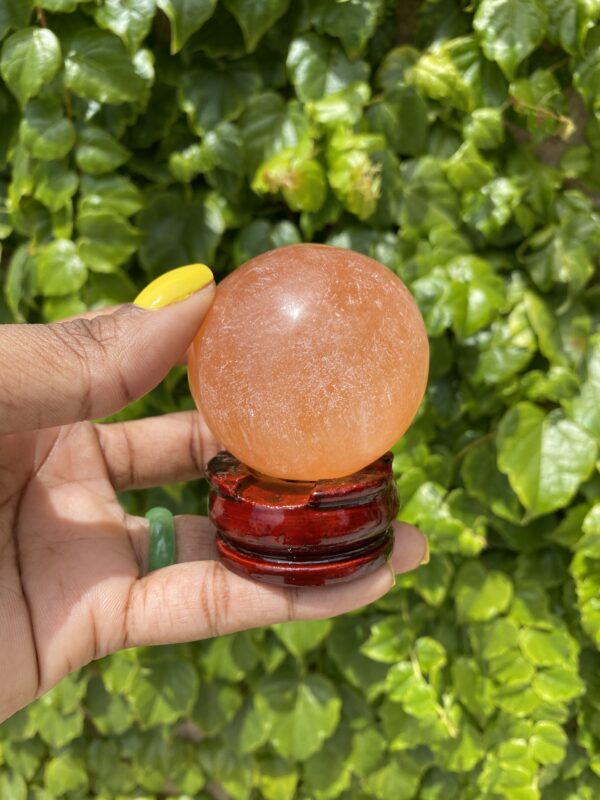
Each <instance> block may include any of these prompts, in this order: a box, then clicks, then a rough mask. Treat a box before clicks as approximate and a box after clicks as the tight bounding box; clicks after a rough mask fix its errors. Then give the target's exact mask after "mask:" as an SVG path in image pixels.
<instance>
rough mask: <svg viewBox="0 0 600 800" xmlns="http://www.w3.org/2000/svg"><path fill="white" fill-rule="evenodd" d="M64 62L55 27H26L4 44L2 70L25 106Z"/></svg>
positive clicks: (8, 83) (14, 92)
mask: <svg viewBox="0 0 600 800" xmlns="http://www.w3.org/2000/svg"><path fill="white" fill-rule="evenodd" d="M61 66H62V55H61V50H60V44H59V41H58V39H57V38H56V36H55V35H54V34H53V33H52V31H49V30H46V29H40V28H25V29H23V30H20V31H17V33H13V34H12V36H9V37H8V39H7V40H6V41H5V43H4V45H3V46H2V57H1V59H0V73H1V74H2V77H3V78H4V80H5V81H6V85H7V86H8V88H9V89H10V90H11V91H12V93H13V94H14V95H15V97H16V98H17V100H18V101H19V103H20V104H21V106H24V105H25V103H26V102H27V100H29V98H30V97H35V95H37V94H38V93H39V91H40V89H41V88H42V86H43V85H44V84H45V83H47V82H48V81H50V80H51V79H52V78H53V77H54V75H56V73H57V72H58V70H59V69H60V67H61Z"/></svg>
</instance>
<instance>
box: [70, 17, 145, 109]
mask: <svg viewBox="0 0 600 800" xmlns="http://www.w3.org/2000/svg"><path fill="white" fill-rule="evenodd" d="M65 84H66V86H67V87H68V88H69V89H72V90H73V91H74V92H75V93H76V94H78V95H80V96H81V97H84V98H86V99H87V100H95V101H97V102H98V103H126V102H131V101H135V100H141V99H142V97H143V91H144V87H145V82H144V80H143V78H142V77H141V76H140V75H139V74H138V72H137V71H136V69H135V67H134V65H133V63H132V61H131V59H130V58H129V55H128V54H127V51H126V49H125V47H124V45H123V44H122V42H121V41H120V40H119V39H117V38H116V37H115V36H113V35H112V34H110V33H108V32H106V31H102V30H98V29H97V28H84V29H83V30H81V31H79V32H78V33H76V34H75V36H74V37H73V39H72V40H71V45H70V47H69V49H68V51H67V53H66V55H65Z"/></svg>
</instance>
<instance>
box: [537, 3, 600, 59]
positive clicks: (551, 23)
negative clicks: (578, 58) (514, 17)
mask: <svg viewBox="0 0 600 800" xmlns="http://www.w3.org/2000/svg"><path fill="white" fill-rule="evenodd" d="M546 10H547V11H548V39H549V40H550V41H551V42H552V43H553V44H560V45H561V47H562V48H563V49H564V50H566V51H567V52H568V53H571V54H573V55H574V54H576V53H578V52H579V51H581V49H582V48H583V44H584V41H585V36H586V34H587V32H588V30H589V29H590V28H591V27H592V25H593V23H594V22H595V21H596V19H597V14H598V12H597V6H596V7H595V6H594V3H590V2H588V0H553V2H551V3H547V4H546Z"/></svg>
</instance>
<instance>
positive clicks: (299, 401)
mask: <svg viewBox="0 0 600 800" xmlns="http://www.w3.org/2000/svg"><path fill="white" fill-rule="evenodd" d="M188 363H189V380H190V386H191V390H192V394H193V397H194V399H195V401H196V404H197V406H198V408H199V409H200V410H201V412H202V414H203V415H204V418H205V420H206V422H207V424H208V426H209V428H210V429H211V431H212V433H213V434H214V436H215V437H216V438H217V440H218V441H219V442H220V443H221V445H222V446H223V447H224V448H226V449H227V450H229V451H230V452H231V453H233V455H235V456H236V457H237V458H238V459H239V460H240V461H242V462H243V463H244V464H246V465H247V466H249V467H250V468H251V469H253V470H255V471H257V472H261V473H264V474H266V475H269V476H271V477H276V478H286V479H289V480H317V479H323V478H338V477H341V476H344V475H349V474H351V473H353V472H355V471H356V470H359V469H361V468H362V467H365V466H366V465H367V464H370V463H371V462H373V461H374V460H375V459H376V458H378V456H380V455H381V454H382V453H384V452H385V451H386V450H388V449H389V448H390V447H391V446H392V445H393V444H394V442H395V441H396V440H397V439H398V438H399V437H400V436H402V434H403V433H404V432H405V431H406V429H407V428H408V426H409V425H410V423H411V421H412V420H413V418H414V416H415V414H416V412H417V409H418V407H419V403H420V402H421V399H422V397H423V393H424V391H425V386H426V383H427V371H428V364H429V346H428V341H427V334H426V331H425V326H424V324H423V319H422V317H421V314H420V313H419V309H418V308H417V305H416V303H415V301H414V299H413V297H412V295H411V294H410V292H409V291H408V289H407V288H406V286H405V285H404V284H403V283H402V281H401V280H400V279H399V278H398V277H397V276H396V275H395V274H394V273H393V272H392V271H391V270H389V269H388V268H387V267H384V266H383V265H382V264H380V263H379V262H377V261H374V260H373V259H372V258H368V257H367V256H364V255H361V254H360V253H356V252H353V251H352V250H345V249H342V248H338V247H330V246H327V245H316V244H299V245H291V246H289V247H282V248H279V249H277V250H271V251H270V252H268V253H263V254H262V255H260V256H257V257H256V258H253V259H252V260H251V261H248V262H247V263H246V264H243V265H242V266H241V267H239V268H238V269H236V270H235V271H234V272H232V273H231V274H230V275H229V276H228V277H227V278H225V280H224V281H222V283H220V284H219V286H218V287H217V295H216V299H215V301H214V304H213V305H212V307H211V309H210V311H209V312H208V314H207V316H206V318H205V319H204V322H203V323H202V326H201V327H200V330H199V331H198V334H197V335H196V337H195V339H194V342H193V344H192V347H191V351H190V356H189V361H188Z"/></svg>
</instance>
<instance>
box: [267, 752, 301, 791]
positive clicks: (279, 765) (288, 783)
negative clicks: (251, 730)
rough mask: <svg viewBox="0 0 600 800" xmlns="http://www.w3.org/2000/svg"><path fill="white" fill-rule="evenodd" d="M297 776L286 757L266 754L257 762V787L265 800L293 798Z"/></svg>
mask: <svg viewBox="0 0 600 800" xmlns="http://www.w3.org/2000/svg"><path fill="white" fill-rule="evenodd" d="M298 778H299V776H298V772H297V770H296V768H295V766H294V765H293V764H290V763H289V761H287V760H286V759H283V758H279V757H277V756H271V755H267V756H266V757H264V758H261V759H260V761H259V762H258V788H259V789H260V791H261V793H262V795H263V796H264V798H265V800H295V798H296V797H297V794H296V786H297V784H298Z"/></svg>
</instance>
